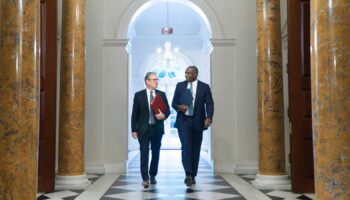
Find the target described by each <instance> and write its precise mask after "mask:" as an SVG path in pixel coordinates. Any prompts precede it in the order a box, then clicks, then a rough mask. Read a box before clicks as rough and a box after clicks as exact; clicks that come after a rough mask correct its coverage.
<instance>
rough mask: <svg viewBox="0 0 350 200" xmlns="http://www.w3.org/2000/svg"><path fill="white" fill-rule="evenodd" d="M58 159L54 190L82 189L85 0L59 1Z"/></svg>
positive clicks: (83, 175) (85, 181) (84, 184)
mask: <svg viewBox="0 0 350 200" xmlns="http://www.w3.org/2000/svg"><path fill="white" fill-rule="evenodd" d="M61 44H62V47H61V84H60V116H59V159H58V175H57V177H56V186H55V187H56V189H66V188H70V189H73V188H74V189H84V188H86V187H87V186H88V185H89V184H90V182H89V181H88V180H87V177H86V174H85V169H84V109H85V108H84V104H85V0H74V1H72V0H63V2H62V43H61Z"/></svg>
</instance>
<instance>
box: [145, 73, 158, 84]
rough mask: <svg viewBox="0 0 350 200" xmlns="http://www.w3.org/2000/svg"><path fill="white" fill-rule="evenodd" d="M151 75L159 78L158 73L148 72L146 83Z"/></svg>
mask: <svg viewBox="0 0 350 200" xmlns="http://www.w3.org/2000/svg"><path fill="white" fill-rule="evenodd" d="M151 75H156V76H157V73H155V72H147V73H146V76H145V82H146V80H148V79H149V77H150V76H151Z"/></svg>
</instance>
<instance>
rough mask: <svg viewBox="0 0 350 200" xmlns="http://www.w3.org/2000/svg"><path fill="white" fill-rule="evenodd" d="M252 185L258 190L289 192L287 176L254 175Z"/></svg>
mask: <svg viewBox="0 0 350 200" xmlns="http://www.w3.org/2000/svg"><path fill="white" fill-rule="evenodd" d="M252 185H253V186H254V187H255V188H257V189H259V190H291V188H292V185H291V183H290V180H289V178H288V176H287V175H260V174H257V175H256V179H255V180H254V181H253V182H252Z"/></svg>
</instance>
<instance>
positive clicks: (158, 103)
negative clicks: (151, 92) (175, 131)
mask: <svg viewBox="0 0 350 200" xmlns="http://www.w3.org/2000/svg"><path fill="white" fill-rule="evenodd" d="M151 108H152V110H153V113H154V114H159V110H158V109H160V110H161V111H162V113H165V112H166V111H168V108H167V106H166V105H165V103H164V101H163V98H162V97H161V96H160V93H157V94H156V96H155V97H154V98H153V100H152V102H151Z"/></svg>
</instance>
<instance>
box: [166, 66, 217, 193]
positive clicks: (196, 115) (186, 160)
mask: <svg viewBox="0 0 350 200" xmlns="http://www.w3.org/2000/svg"><path fill="white" fill-rule="evenodd" d="M197 77H198V68H197V67H196V66H189V67H188V68H187V69H186V72H185V78H186V81H183V82H179V83H178V84H177V85H176V89H175V93H174V98H173V101H172V107H173V108H174V109H175V110H176V111H177V117H176V121H175V127H176V128H177V129H178V133H179V137H180V141H181V150H182V152H181V157H182V165H183V168H184V170H185V173H186V178H185V181H184V182H185V184H186V185H187V186H192V184H195V183H196V179H195V177H196V176H197V172H198V164H199V158H200V151H201V145H202V140H203V131H204V130H206V129H208V127H209V126H210V125H211V123H212V120H213V115H214V101H213V97H212V94H211V90H210V87H209V85H208V84H206V83H204V82H202V81H199V80H197ZM186 93H187V94H188V93H190V94H191V95H192V97H191V99H190V101H189V103H187V102H188V101H187V100H186V98H184V96H185V95H186ZM187 99H188V98H187ZM191 100H192V101H191Z"/></svg>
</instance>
